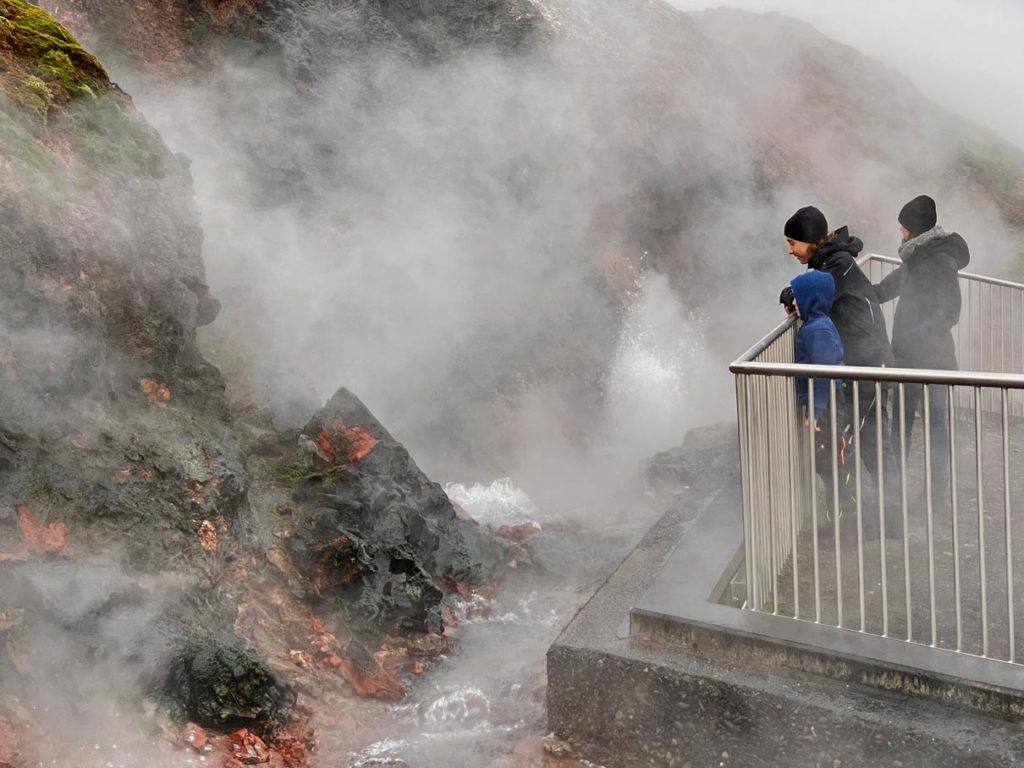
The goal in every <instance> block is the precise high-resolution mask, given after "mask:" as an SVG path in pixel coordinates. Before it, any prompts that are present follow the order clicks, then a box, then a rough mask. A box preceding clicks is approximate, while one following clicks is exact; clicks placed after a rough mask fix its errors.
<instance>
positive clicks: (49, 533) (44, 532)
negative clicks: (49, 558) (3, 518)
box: [18, 504, 68, 552]
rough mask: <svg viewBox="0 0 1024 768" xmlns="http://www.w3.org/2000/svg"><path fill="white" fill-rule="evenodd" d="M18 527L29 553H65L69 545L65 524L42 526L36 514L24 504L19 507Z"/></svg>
mask: <svg viewBox="0 0 1024 768" xmlns="http://www.w3.org/2000/svg"><path fill="white" fill-rule="evenodd" d="M18 526H19V527H20V528H21V535H22V537H24V539H25V547H26V549H27V550H28V551H29V552H63V551H64V547H65V545H66V544H67V535H68V527H67V526H66V525H64V523H47V524H46V525H41V524H40V523H39V521H38V520H37V519H36V515H35V512H33V511H32V509H31V508H30V507H28V506H25V505H24V504H22V505H21V506H20V507H18Z"/></svg>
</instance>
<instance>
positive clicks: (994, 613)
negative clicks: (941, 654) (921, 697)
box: [730, 255, 1024, 662]
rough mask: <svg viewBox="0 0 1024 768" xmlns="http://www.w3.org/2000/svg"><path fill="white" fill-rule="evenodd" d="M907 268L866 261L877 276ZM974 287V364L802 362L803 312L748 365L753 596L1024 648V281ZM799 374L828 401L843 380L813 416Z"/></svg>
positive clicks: (757, 601) (1012, 654)
mask: <svg viewBox="0 0 1024 768" xmlns="http://www.w3.org/2000/svg"><path fill="white" fill-rule="evenodd" d="M898 264H899V261H898V260H896V259H891V258H887V257H880V256H874V255H870V256H866V257H863V258H862V259H861V266H862V269H864V271H865V273H866V274H868V276H869V278H870V279H871V280H872V282H874V283H877V282H878V281H879V280H880V279H881V278H882V277H883V276H884V275H885V274H888V272H890V271H891V270H892V269H893V268H895V266H896V265H898ZM960 284H961V292H962V296H963V308H962V312H961V318H960V323H959V325H958V326H957V327H956V328H955V329H954V340H955V343H956V349H957V354H958V359H959V360H960V363H961V367H962V368H963V369H964V370H962V371H941V370H924V369H903V368H864V367H844V366H809V365H796V364H794V363H793V346H794V339H795V332H796V325H795V322H794V321H793V320H791V319H789V320H786V321H785V322H783V323H781V324H780V325H779V326H778V327H777V328H776V329H775V330H773V331H772V332H771V333H770V334H768V335H767V336H765V337H764V338H763V339H762V340H761V341H759V342H758V343H757V344H755V345H754V346H753V347H752V348H751V349H750V350H748V351H747V353H745V354H744V355H743V356H742V357H741V358H739V359H738V360H737V361H736V362H735V363H733V364H732V365H731V366H730V370H731V371H732V372H733V373H734V374H735V378H736V400H737V415H738V424H739V437H740V457H741V473H742V482H743V521H744V542H745V545H744V546H745V551H744V555H745V557H744V562H745V569H744V570H745V573H744V575H745V579H746V607H747V608H749V609H752V610H758V611H766V612H770V613H772V614H775V615H779V616H789V617H791V618H794V619H798V620H805V621H811V622H815V623H819V624H830V625H832V626H836V627H840V628H844V629H850V630H854V631H859V632H866V633H871V634H876V635H880V636H883V637H890V638H895V639H900V640H904V641H908V642H915V643H923V644H926V645H930V646H933V647H937V648H948V649H950V650H953V651H957V652H961V653H968V654H973V655H978V656H983V657H987V658H995V659H1001V660H1004V661H1009V662H1017V661H1018V659H1020V658H1024V647H1019V646H1018V638H1017V633H1016V627H1017V624H1018V617H1020V616H1022V615H1024V601H1022V600H1021V598H1022V597H1024V595H1020V594H1015V592H1014V574H1015V573H1021V572H1024V570H1022V569H1024V551H1018V550H1024V548H1018V547H1015V546H1014V542H1015V539H1017V540H1019V535H1020V533H1021V532H1020V531H1019V530H1016V531H1015V529H1019V528H1020V527H1021V526H1022V525H1024V522H1022V521H1019V520H1016V519H1015V515H1014V505H1015V504H1017V503H1019V504H1020V505H1021V506H1024V501H1021V502H1017V499H1024V473H1020V476H1019V477H1018V476H1016V475H1015V474H1014V469H1015V468H1016V467H1017V466H1019V465H1020V458H1021V457H1022V456H1024V285H1020V284H1017V283H1011V282H1007V281H1003V280H994V279H992V278H988V277H984V276H980V275H973V274H969V273H961V275H960ZM885 314H886V316H887V318H888V319H889V320H890V321H891V316H892V309H891V306H886V308H885ZM796 377H806V378H808V379H809V382H808V396H809V400H810V402H809V403H808V407H807V411H808V412H811V413H813V412H814V410H815V409H814V403H813V395H814V390H813V387H812V386H811V383H812V382H813V380H814V379H826V380H828V381H830V382H832V384H830V387H829V392H830V393H831V394H830V396H829V402H828V404H827V407H826V408H825V411H824V413H823V414H822V417H821V419H820V420H818V421H816V420H815V419H808V418H805V412H804V409H803V407H802V406H800V405H799V404H798V401H797V398H796V386H795V382H794V379H795V378H796ZM836 382H839V384H838V386H839V387H840V389H839V390H837V388H836V384H835V383H836ZM915 414H918V418H917V419H915ZM913 422H916V424H917V426H916V427H915V428H914V429H912V430H911V429H908V425H909V424H911V423H913ZM890 423H891V424H895V425H896V426H895V427H894V428H893V427H891V426H890ZM844 428H845V430H844ZM844 436H845V437H846V438H847V441H848V445H847V447H846V449H845V450H844V449H843V437H844ZM833 511H839V514H835V513H834V512H833Z"/></svg>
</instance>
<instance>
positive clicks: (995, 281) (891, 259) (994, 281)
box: [857, 253, 1024, 291]
mask: <svg viewBox="0 0 1024 768" xmlns="http://www.w3.org/2000/svg"><path fill="white" fill-rule="evenodd" d="M872 259H874V260H876V261H882V262H885V263H886V264H897V265H898V264H902V263H903V260H902V259H898V258H896V257H895V256H883V255H882V254H880V253H867V254H864V255H863V256H861V257H860V258H859V259H857V263H858V264H859V265H861V266H863V265H864V264H866V263H867V262H869V261H871V260H872ZM957 275H958V276H959V277H963V278H966V279H968V280H973V281H974V282H976V283H988V284H989V285H1001V286H1003V287H1004V288H1017V289H1019V290H1021V291H1024V283H1015V282H1014V281H1012V280H1003V279H1002V278H999V277H989V276H988V275H979V274H978V273H977V272H957Z"/></svg>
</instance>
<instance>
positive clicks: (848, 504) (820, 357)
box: [783, 270, 854, 518]
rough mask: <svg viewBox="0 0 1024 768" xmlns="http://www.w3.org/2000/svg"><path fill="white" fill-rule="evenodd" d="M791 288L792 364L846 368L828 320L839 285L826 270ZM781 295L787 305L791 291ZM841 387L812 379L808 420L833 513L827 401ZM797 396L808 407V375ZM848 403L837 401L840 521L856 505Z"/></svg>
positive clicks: (810, 274) (796, 281) (799, 383)
mask: <svg viewBox="0 0 1024 768" xmlns="http://www.w3.org/2000/svg"><path fill="white" fill-rule="evenodd" d="M790 287H791V289H792V294H793V302H794V304H795V305H796V312H797V316H798V317H799V318H800V320H802V321H803V322H802V325H801V326H800V329H799V330H798V331H797V333H796V348H795V354H794V362H797V363H810V364H812V365H843V342H842V340H841V339H840V338H839V331H837V330H836V327H835V325H834V324H833V323H832V321H831V320H830V319H829V316H828V315H829V312H830V311H831V310H832V302H833V301H834V299H835V295H836V283H835V280H834V279H833V277H832V275H830V274H829V273H828V272H820V271H818V270H810V271H808V272H805V273H804V274H802V275H799V276H798V277H795V278H793V280H792V282H790ZM783 294H784V296H783V299H784V300H783V304H787V303H788V302H787V301H785V299H786V298H788V292H786V291H784V292H783ZM842 388H843V382H842V381H840V380H838V379H822V378H818V379H814V413H813V415H812V414H808V419H811V418H813V420H814V435H815V440H814V447H815V469H816V470H817V472H818V474H819V475H820V476H821V478H822V480H824V481H825V487H826V488H827V489H828V505H829V508H830V509H831V507H832V505H833V500H834V495H833V485H832V444H833V440H832V434H833V432H832V420H831V413H830V411H829V397H830V395H832V394H833V393H835V394H838V393H839V392H840V391H841V390H842ZM796 397H797V400H798V401H799V402H800V404H801V405H803V407H804V408H805V409H806V408H807V406H808V401H809V399H810V398H809V397H808V382H807V379H806V378H804V377H797V379H796ZM844 402H845V398H842V397H837V398H836V430H835V431H836V432H837V433H838V439H837V440H836V441H834V442H835V444H836V446H837V450H838V455H837V457H836V465H837V470H838V478H837V479H838V481H839V502H840V511H839V516H840V517H841V516H842V510H843V508H846V509H851V508H852V507H853V504H854V498H853V488H852V486H851V480H850V474H851V472H850V465H851V464H852V449H851V448H850V447H849V443H850V437H849V435H848V433H849V432H850V429H849V428H848V425H847V421H848V419H847V418H846V413H845V408H844V407H843V404H844ZM848 454H849V455H848ZM829 517H831V516H829ZM851 518H852V515H851Z"/></svg>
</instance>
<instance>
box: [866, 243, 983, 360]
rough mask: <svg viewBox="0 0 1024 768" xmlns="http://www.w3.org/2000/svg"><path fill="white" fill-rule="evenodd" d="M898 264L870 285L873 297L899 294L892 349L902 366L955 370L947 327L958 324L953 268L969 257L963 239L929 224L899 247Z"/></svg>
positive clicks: (957, 287)
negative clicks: (875, 283) (874, 284)
mask: <svg viewBox="0 0 1024 768" xmlns="http://www.w3.org/2000/svg"><path fill="white" fill-rule="evenodd" d="M900 259H901V260H902V261H903V263H902V264H901V265H900V266H899V267H897V268H896V269H895V270H894V271H893V272H892V273H891V274H889V275H888V276H887V277H886V278H885V279H884V280H882V282H881V283H879V284H878V285H877V286H875V292H876V294H877V295H878V300H879V301H890V300H891V299H895V298H897V297H898V298H899V303H898V304H897V305H896V314H895V317H894V318H893V328H892V349H893V354H894V355H895V358H896V364H897V365H899V366H900V367H902V368H940V369H955V368H956V367H957V365H956V350H955V347H954V344H953V333H952V329H953V326H954V325H956V324H957V323H958V322H960V284H959V282H958V281H957V272H959V271H960V270H961V269H963V268H964V267H966V266H967V264H968V262H969V261H970V259H971V254H970V251H969V250H968V248H967V243H966V242H965V241H964V239H963V238H962V237H961V236H960V235H958V234H956V233H955V232H954V233H953V234H947V233H946V232H945V231H943V229H942V227H938V226H936V227H932V228H931V229H929V230H928V231H927V232H923V233H922V234H920V235H918V236H917V237H915V238H912V239H910V240H907V241H906V242H905V243H903V245H902V246H900Z"/></svg>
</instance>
